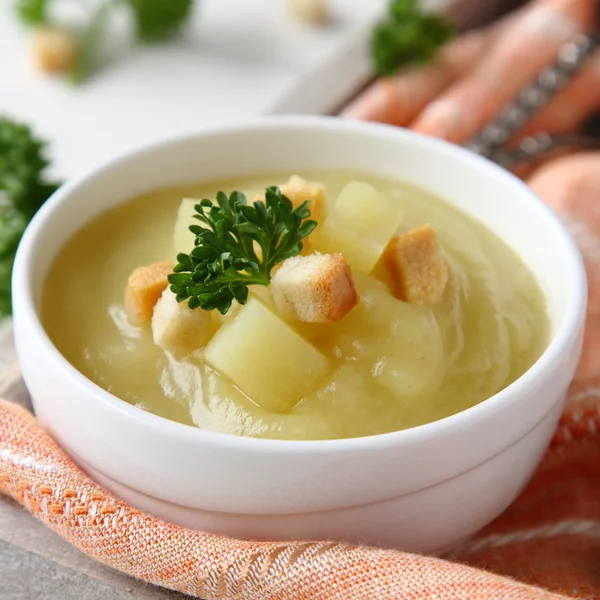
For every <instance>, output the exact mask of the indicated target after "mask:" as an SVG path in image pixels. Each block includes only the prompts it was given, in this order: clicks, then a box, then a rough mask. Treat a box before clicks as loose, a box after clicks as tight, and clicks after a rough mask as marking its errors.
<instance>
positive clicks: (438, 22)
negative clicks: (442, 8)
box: [371, 0, 455, 76]
mask: <svg viewBox="0 0 600 600" xmlns="http://www.w3.org/2000/svg"><path fill="white" fill-rule="evenodd" d="M454 34H455V29H454V26H453V25H452V24H451V23H449V22H448V21H446V20H445V19H443V18H442V17H440V16H438V15H435V14H432V13H429V12H425V11H424V10H423V9H422V8H420V6H419V2H418V0H391V2H390V4H389V8H388V15H387V17H386V18H385V19H384V20H383V21H382V22H381V23H379V24H378V25H376V27H375V30H374V32H373V36H372V39H371V57H372V61H373V66H374V68H375V72H376V73H377V75H382V76H387V75H393V74H394V73H396V72H397V71H398V69H400V68H401V67H404V66H407V65H423V64H426V63H428V62H430V61H431V60H433V59H434V57H435V55H436V52H437V50H438V48H439V47H440V46H442V45H443V44H445V43H446V42H448V41H449V40H450V39H452V37H453V36H454Z"/></svg>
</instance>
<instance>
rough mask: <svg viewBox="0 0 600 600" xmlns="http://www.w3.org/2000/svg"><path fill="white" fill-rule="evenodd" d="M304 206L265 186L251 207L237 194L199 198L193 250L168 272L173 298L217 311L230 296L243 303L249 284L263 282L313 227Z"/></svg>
mask: <svg viewBox="0 0 600 600" xmlns="http://www.w3.org/2000/svg"><path fill="white" fill-rule="evenodd" d="M308 205H309V201H308V200H307V201H306V202H303V203H302V204H300V206H298V207H297V208H294V207H293V206H292V203H291V201H290V200H289V198H287V197H286V196H284V195H283V194H282V193H281V190H280V189H279V188H277V187H269V188H267V190H266V193H265V201H264V202H262V201H257V202H254V204H253V205H248V204H247V203H246V197H245V196H244V194H242V193H241V192H233V193H231V194H230V195H229V196H227V194H225V193H224V192H218V193H217V197H216V202H213V201H211V200H202V201H201V202H200V204H197V205H196V206H195V207H194V208H195V211H196V214H195V215H194V217H195V218H196V219H198V220H199V221H201V222H202V223H203V224H204V225H202V226H201V225H192V226H190V231H191V232H192V233H194V234H195V235H196V242H195V248H194V249H193V250H192V251H191V252H190V254H189V255H188V254H179V255H178V256H177V265H176V266H175V269H174V273H172V274H171V275H169V283H170V284H171V291H172V292H174V293H175V294H176V295H177V301H178V302H183V301H185V300H188V306H189V307H190V308H192V309H194V308H202V309H204V310H214V309H217V310H218V311H219V312H220V313H222V314H225V313H227V311H228V310H229V308H230V307H231V304H232V302H233V300H237V301H238V302H239V303H240V304H246V302H247V300H248V286H249V285H265V286H268V285H269V283H270V282H271V271H272V270H273V267H275V265H277V264H279V263H280V262H282V261H284V260H286V259H287V258H290V257H292V256H296V255H298V254H300V252H301V251H302V240H303V239H304V238H305V237H306V236H307V235H310V233H311V232H312V231H313V230H314V228H315V227H316V226H317V223H316V221H311V220H307V219H308V217H310V210H309V209H308ZM255 244H257V245H258V246H259V247H260V255H261V256H260V258H259V256H258V255H257V253H256V251H255Z"/></svg>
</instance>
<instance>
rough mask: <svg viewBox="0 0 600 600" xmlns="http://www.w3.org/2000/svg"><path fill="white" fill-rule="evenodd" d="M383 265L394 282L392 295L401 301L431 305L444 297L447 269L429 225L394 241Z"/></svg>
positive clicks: (435, 236) (433, 232) (422, 226)
mask: <svg viewBox="0 0 600 600" xmlns="http://www.w3.org/2000/svg"><path fill="white" fill-rule="evenodd" d="M385 265H386V267H387V268H388V270H389V272H390V274H391V276H392V280H393V282H394V295H395V296H396V297H397V298H399V299H400V300H406V301H407V302H413V303H414V304H421V305H431V304H436V303H437V302H439V301H440V300H441V299H442V298H443V296H444V290H445V289H446V284H447V283H448V267H447V266H446V262H445V260H444V257H443V255H442V251H441V249H440V246H439V244H438V241H437V235H436V233H435V231H434V230H433V229H432V228H431V227H430V226H429V225H427V224H426V225H421V226H420V227H417V228H416V229H413V230H411V231H409V232H408V233H405V234H403V235H400V236H398V237H396V238H394V239H393V240H392V242H391V243H390V245H389V247H388V249H387V250H386V253H385Z"/></svg>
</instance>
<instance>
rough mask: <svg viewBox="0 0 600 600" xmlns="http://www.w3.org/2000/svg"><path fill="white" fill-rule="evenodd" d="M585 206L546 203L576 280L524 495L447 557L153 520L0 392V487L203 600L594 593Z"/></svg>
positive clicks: (74, 534) (599, 511) (519, 599)
mask: <svg viewBox="0 0 600 600" xmlns="http://www.w3.org/2000/svg"><path fill="white" fill-rule="evenodd" d="M599 206H600V204H599V203H587V204H585V203H578V204H574V205H571V206H561V207H558V208H559V209H560V211H561V212H562V216H563V218H564V219H565V221H566V222H567V225H568V226H569V228H570V229H571V231H572V232H573V234H574V235H575V237H576V238H577V240H578V242H579V245H580V247H581V250H582V252H583V254H584V257H585V259H586V266H587V271H588V277H589V282H590V308H589V309H588V322H587V338H586V343H585V347H584V354H583V358H582V362H581V365H580V368H579V371H578V374H577V377H576V380H575V382H574V384H573V386H572V388H571V392H570V399H569V403H568V406H567V409H566V412H565V414H564V416H563V418H562V420H561V423H560V426H559V428H558V430H557V432H556V435H555V437H554V439H553V441H552V444H551V447H550V449H549V450H548V452H547V454H546V456H545V458H544V460H543V462H542V464H541V466H540V467H539V469H538V471H537V473H536V475H535V477H534V478H533V480H532V481H531V483H530V484H529V486H528V487H527V489H526V490H525V491H524V493H523V494H522V495H521V496H520V497H519V499H518V500H517V501H516V502H515V503H514V504H513V506H511V508H510V509H509V510H507V511H506V512H505V513H504V514H503V515H502V516H501V517H500V518H498V519H497V520H496V521H495V522H494V523H492V524H491V525H489V526H488V527H487V528H486V529H485V530H483V531H482V532H481V533H480V534H479V535H478V536H476V537H475V538H474V539H473V540H471V541H469V542H467V543H466V544H464V545H463V546H462V547H459V548H456V549H455V551H454V553H453V555H452V557H450V558H449V559H448V560H441V559H438V558H433V557H425V556H415V555H410V554H405V553H401V552H395V551H390V550H379V549H372V548H361V547H353V546H348V545H343V544H338V543H335V542H332V543H323V542H317V543H310V542H306V543H304V542H295V543H289V544H283V543H252V542H244V541H237V540H232V539H228V538H225V537H219V536H215V535H210V534H206V533H201V532H195V531H190V530H187V529H183V528H181V527H177V526H175V525H172V524H169V523H165V522H163V521H161V520H159V519H156V518H154V517H152V516H149V515H147V514H144V513H142V512H140V511H138V510H136V509H134V508H133V507H131V506H129V505H127V504H126V503H124V502H123V501H121V500H119V499H117V498H115V497H114V496H112V495H111V494H109V493H107V492H106V491H104V490H103V489H101V488H100V487H99V486H98V485H96V484H95V483H94V482H93V481H91V480H90V479H89V478H88V477H87V476H86V475H85V474H84V473H82V472H81V471H80V470H79V468H77V467H76V466H75V465H74V464H73V463H72V462H71V460H70V459H69V458H68V457H67V456H66V455H65V453H64V452H63V451H62V450H61V449H60V448H59V447H58V446H57V445H56V443H55V442H54V441H53V440H52V439H51V438H50V437H49V436H48V434H47V433H45V432H44V431H43V430H42V429H41V428H40V426H39V425H38V424H37V423H36V421H35V419H34V418H33V417H32V416H31V415H30V414H29V413H27V412H26V411H24V410H22V409H21V408H18V407H16V406H14V405H12V404H10V403H8V402H5V401H2V400H0V492H3V493H4V494H6V495H8V496H10V497H12V498H14V499H15V500H16V501H17V502H19V503H21V504H22V505H23V506H24V507H25V508H26V509H27V510H29V511H31V512H32V513H33V514H34V515H35V516H36V517H37V518H38V519H40V520H42V521H43V522H44V523H46V524H47V525H48V526H49V527H51V528H52V529H53V530H54V531H55V532H57V533H58V534H59V535H60V536H62V537H63V538H65V539H66V540H68V541H69V542H70V543H72V544H73V545H75V546H76V547H77V548H79V549H80V550H81V551H82V552H84V553H85V554H87V555H88V556H91V557H93V558H95V559H97V560H99V561H101V562H103V563H105V564H107V565H110V566H112V567H114V568H116V569H119V570H120V571H123V572H125V573H128V574H130V575H132V576H134V577H137V578H139V579H141V580H144V581H147V582H150V583H154V584H157V585H160V586H164V587H167V588H170V589H173V590H178V591H181V592H185V593H187V594H190V595H192V596H197V597H200V598H203V599H205V600H213V599H215V600H233V599H239V600H242V599H243V600H259V599H260V600H266V599H269V600H276V599H277V600H309V599H310V600H333V599H336V600H392V599H394V600H404V599H406V600H416V599H421V598H422V599H436V600H459V599H461V600H466V599H469V600H471V599H482V600H483V599H486V600H488V599H492V598H493V599H498V600H500V599H501V600H529V599H539V600H551V599H555V598H563V599H564V598H565V597H575V598H581V599H583V598H585V599H594V598H598V599H600V387H599V384H600V335H599V333H600V210H599V209H598V207H599ZM555 208H557V207H555ZM390 527H393V523H390Z"/></svg>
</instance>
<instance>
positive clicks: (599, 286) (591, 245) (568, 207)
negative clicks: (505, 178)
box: [528, 152, 600, 382]
mask: <svg viewBox="0 0 600 600" xmlns="http://www.w3.org/2000/svg"><path fill="white" fill-rule="evenodd" d="M528 183H529V185H530V186H531V189H532V190H533V191H534V192H536V193H537V194H538V195H539V196H540V197H541V198H542V199H543V200H544V201H545V202H547V203H548V204H549V205H550V206H551V207H552V208H553V209H554V210H555V211H556V212H558V213H559V214H560V216H561V218H562V219H563V221H565V222H566V223H567V225H568V226H569V227H570V228H571V230H572V233H573V234H574V237H575V238H576V239H577V241H578V243H579V247H580V249H581V252H582V254H583V256H584V260H585V264H586V270H587V275H588V286H589V305H588V314H587V335H586V339H585V341H584V349H583V356H582V359H581V363H580V366H579V371H578V373H577V381H579V382H581V381H585V380H588V379H589V378H593V377H598V376H600V345H599V344H598V341H599V340H600V269H599V268H598V257H600V152H585V153H579V154H573V155H570V156H565V157H562V158H557V159H555V160H553V161H550V162H548V163H547V164H546V165H544V166H543V167H541V168H540V169H538V170H537V171H536V172H535V173H534V174H533V175H532V176H531V177H530V178H529V179H528Z"/></svg>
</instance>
